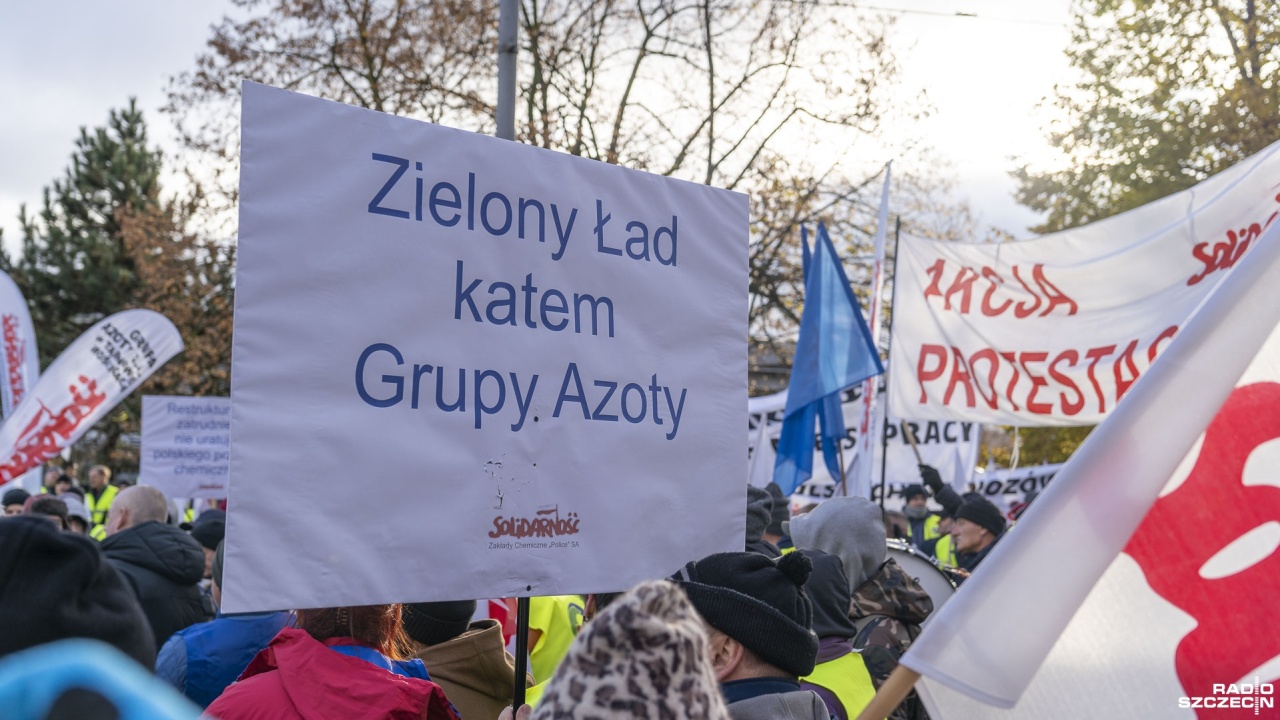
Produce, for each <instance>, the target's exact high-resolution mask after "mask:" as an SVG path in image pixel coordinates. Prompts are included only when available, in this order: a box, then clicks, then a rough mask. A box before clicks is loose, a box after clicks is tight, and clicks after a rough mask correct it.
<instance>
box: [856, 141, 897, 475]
mask: <svg viewBox="0 0 1280 720" xmlns="http://www.w3.org/2000/svg"><path fill="white" fill-rule="evenodd" d="M892 170H893V163H892V162H890V163H889V164H888V165H885V167H884V188H883V189H882V190H881V191H880V214H879V216H878V217H877V220H876V248H875V261H874V263H873V264H872V268H871V300H870V303H869V304H868V305H867V319H868V320H869V321H870V324H871V327H870V330H871V341H872V342H873V343H874V344H875V347H876V352H879V351H880V310H881V308H882V307H883V306H884V303H883V300H884V298H883V295H884V248H885V240H886V238H887V236H888V233H889V179H890V173H891V172H892ZM887 369H888V368H886V370H887ZM879 387H880V378H877V377H872V378H867V379H866V380H863V381H862V420H861V422H859V423H858V451H857V457H858V458H860V459H862V460H861V462H858V463H856V464H855V465H854V466H853V468H852V472H853V474H854V476H853V494H855V495H858V496H861V497H867V495H868V493H869V492H870V490H871V486H872V484H873V478H872V463H870V462H867V461H866V458H870V457H872V456H874V455H875V438H876V436H877V433H875V432H873V431H872V428H876V427H880V426H881V422H883V418H884V412H883V410H882V409H880V408H877V407H876V400H877V396H878V395H879V392H877V390H878V389H879Z"/></svg>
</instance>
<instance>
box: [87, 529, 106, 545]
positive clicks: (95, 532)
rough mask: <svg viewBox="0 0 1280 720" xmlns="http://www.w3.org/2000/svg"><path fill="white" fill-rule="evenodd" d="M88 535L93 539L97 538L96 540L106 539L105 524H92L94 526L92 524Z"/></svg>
mask: <svg viewBox="0 0 1280 720" xmlns="http://www.w3.org/2000/svg"><path fill="white" fill-rule="evenodd" d="M89 537H91V538H93V539H94V540H97V541H98V542H102V541H103V540H106V539H107V526H106V525H94V526H93V529H92V530H90V531H89Z"/></svg>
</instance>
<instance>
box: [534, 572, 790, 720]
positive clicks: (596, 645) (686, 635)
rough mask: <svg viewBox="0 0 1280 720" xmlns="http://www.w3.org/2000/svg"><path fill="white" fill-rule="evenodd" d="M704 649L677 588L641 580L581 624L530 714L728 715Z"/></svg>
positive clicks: (723, 718) (542, 717)
mask: <svg viewBox="0 0 1280 720" xmlns="http://www.w3.org/2000/svg"><path fill="white" fill-rule="evenodd" d="M736 554H739V555H743V554H749V553H736ZM753 557H757V558H760V559H761V560H763V561H765V562H769V559H768V558H766V557H764V556H762V555H754V556H753ZM710 655H711V653H710V649H709V643H708V641H707V632H706V629H705V628H704V626H703V624H702V621H701V620H699V619H698V613H697V612H695V611H694V608H693V606H692V605H690V603H689V599H688V598H687V597H686V596H685V594H684V593H682V592H680V590H679V589H678V588H677V587H676V586H675V585H673V584H671V583H670V582H667V581H665V580H656V581H649V582H645V583H641V584H640V585H637V586H636V587H634V588H632V589H631V590H629V591H628V592H626V593H625V594H623V595H622V596H621V597H619V598H618V599H617V600H615V601H614V602H613V603H611V604H610V605H609V606H608V607H607V608H605V609H604V610H602V611H601V612H600V614H599V615H596V617H595V619H593V620H592V621H591V622H589V623H587V624H586V625H583V626H582V630H580V631H579V632H578V636H577V638H575V639H574V641H573V644H572V645H571V646H570V647H569V652H568V653H567V654H566V655H565V656H564V660H562V661H561V662H560V665H559V667H557V668H556V673H555V675H554V676H552V678H551V680H550V682H548V683H547V688H546V691H545V692H544V693H543V695H542V699H541V700H540V701H539V702H538V706H537V708H536V709H534V711H533V720H553V719H555V720H560V719H561V718H564V719H567V720H576V719H578V718H582V719H583V720H585V719H586V718H598V717H602V716H603V717H636V718H667V719H669V720H695V719H696V720H702V719H703V718H707V719H709V720H729V711H728V709H727V708H726V707H725V704H724V697H723V695H722V694H721V692H720V686H719V684H718V683H717V682H716V676H715V671H714V670H713V669H712V666H711V658H710Z"/></svg>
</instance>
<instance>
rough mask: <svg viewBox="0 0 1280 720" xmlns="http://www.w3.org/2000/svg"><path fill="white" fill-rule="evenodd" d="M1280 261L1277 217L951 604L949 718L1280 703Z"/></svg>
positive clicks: (919, 664) (924, 694)
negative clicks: (1279, 612)
mask: <svg viewBox="0 0 1280 720" xmlns="http://www.w3.org/2000/svg"><path fill="white" fill-rule="evenodd" d="M1277 273H1280V226H1273V227H1272V228H1271V229H1269V230H1268V231H1267V232H1266V233H1265V234H1264V235H1263V236H1262V238H1261V240H1260V242H1259V243H1258V246H1257V250H1256V251H1255V252H1253V253H1251V254H1250V256H1249V258H1248V259H1246V260H1245V261H1244V262H1242V263H1240V264H1239V265H1238V266H1237V267H1236V268H1235V269H1234V270H1232V271H1231V273H1230V274H1229V275H1228V277H1227V279H1226V280H1225V281H1224V282H1222V283H1221V284H1220V285H1219V287H1218V289H1217V290H1216V291H1215V292H1214V293H1213V294H1212V295H1211V296H1210V297H1209V298H1208V299H1207V300H1206V301H1205V303H1204V304H1203V305H1201V306H1200V308H1199V309H1197V310H1196V313H1195V314H1194V315H1193V316H1192V317H1191V319H1190V320H1189V321H1188V322H1187V324H1186V326H1185V328H1184V329H1183V331H1182V332H1181V333H1180V334H1179V336H1178V338H1177V339H1176V340H1174V342H1173V343H1171V344H1170V346H1169V348H1168V351H1167V354H1166V356H1165V357H1164V358H1162V359H1161V360H1160V361H1158V362H1157V363H1156V364H1155V365H1154V366H1152V368H1151V370H1150V372H1148V373H1147V374H1146V375H1145V376H1144V377H1143V378H1142V380H1141V381H1139V383H1138V384H1137V386H1136V387H1134V389H1133V392H1132V393H1130V394H1129V395H1128V396H1127V397H1126V398H1125V400H1124V402H1122V403H1121V404H1120V406H1119V407H1118V408H1116V411H1115V412H1114V413H1113V414H1112V415H1110V416H1109V417H1108V418H1107V419H1106V420H1105V421H1104V422H1103V423H1102V424H1101V425H1100V426H1098V427H1097V428H1096V429H1095V430H1094V431H1093V432H1092V433H1090V435H1089V437H1088V439H1086V440H1085V442H1084V444H1083V445H1081V446H1080V448H1079V449H1078V450H1077V451H1076V452H1075V453H1074V454H1073V455H1072V457H1071V459H1070V460H1069V461H1068V462H1067V464H1066V467H1064V468H1063V469H1062V471H1061V472H1060V473H1059V474H1058V475H1057V477H1055V478H1054V480H1053V482H1052V483H1051V484H1050V486H1049V488H1048V490H1047V491H1046V492H1045V493H1044V495H1043V496H1042V497H1040V499H1038V500H1036V501H1035V502H1034V503H1032V504H1031V507H1030V508H1029V509H1028V510H1027V511H1026V514H1024V515H1023V516H1022V519H1021V520H1020V521H1019V523H1018V525H1017V526H1016V527H1015V529H1014V530H1013V531H1011V532H1010V534H1009V535H1008V536H1006V538H1005V539H1004V540H1002V541H1001V542H999V543H998V544H997V545H996V546H995V547H994V548H993V549H992V550H991V552H990V554H989V555H987V557H986V558H985V559H984V560H983V561H982V564H981V565H980V566H979V567H978V569H977V570H976V571H975V572H974V573H973V575H972V576H971V577H970V578H969V579H968V580H967V581H965V584H964V587H963V588H961V589H960V592H958V593H956V595H955V596H954V597H952V598H951V600H950V601H948V602H947V604H946V605H945V606H944V607H942V608H941V609H940V610H938V611H937V612H935V613H934V615H933V616H931V618H930V621H929V622H930V624H929V626H928V627H926V628H925V630H924V632H923V633H922V634H921V635H920V636H919V637H918V638H916V640H915V642H914V643H913V644H912V646H911V648H910V649H909V650H908V651H907V653H906V654H905V655H903V657H902V659H901V663H902V665H903V666H905V667H908V668H910V669H912V670H915V671H916V672H919V673H921V674H922V675H923V676H924V677H923V678H922V679H921V680H920V682H918V683H917V684H916V687H917V689H918V690H919V691H920V695H921V698H922V699H923V700H924V701H925V703H926V705H927V706H928V708H929V713H930V714H931V715H932V716H934V717H941V718H947V720H968V719H970V718H972V719H974V720H977V719H979V718H981V719H984V720H985V719H988V718H1007V719H1009V720H1013V719H1014V718H1018V719H1022V720H1031V719H1033V718H1034V719H1035V720H1059V719H1062V720H1065V719H1066V718H1079V717H1086V716H1087V717H1089V718H1103V719H1111V718H1115V719H1116V720H1119V719H1120V718H1125V719H1128V718H1137V717H1142V718H1147V717H1158V718H1175V717H1176V718H1188V719H1190V718H1196V717H1199V718H1201V719H1202V720H1208V719H1210V718H1219V717H1222V718H1243V717H1269V718H1274V717H1276V715H1277V714H1276V709H1275V705H1274V702H1275V697H1274V683H1275V682H1277V681H1280V661H1278V660H1277V657H1280V655H1278V653H1280V634H1278V633H1276V632H1275V631H1274V627H1275V611H1276V598H1277V597H1280V553H1277V552H1276V550H1277V545H1278V544H1280V522H1277V518H1280V486H1278V485H1277V477H1280V473H1277V472H1276V471H1277V468H1278V467H1280V442H1278V441H1280V291H1278V286H1277V285H1276V283H1275V277H1276V276H1277ZM1268 628H1271V630H1268ZM1260 685H1265V686H1267V687H1266V689H1265V691H1263V692H1258V690H1260V689H1261V688H1259V687H1258V686H1260ZM1246 687H1247V688H1248V689H1247V690H1244V689H1243V688H1246ZM1246 701H1248V702H1249V703H1250V704H1248V705H1246ZM992 706H994V707H992ZM1263 709H1265V710H1266V712H1265V713H1261V714H1258V711H1259V710H1263Z"/></svg>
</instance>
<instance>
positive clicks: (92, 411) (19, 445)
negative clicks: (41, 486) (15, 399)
mask: <svg viewBox="0 0 1280 720" xmlns="http://www.w3.org/2000/svg"><path fill="white" fill-rule="evenodd" d="M181 350H182V337H181V335H179V334H178V329H177V328H176V327H174V326H173V323H171V322H169V320H168V319H167V318H166V317H165V316H163V315H161V314H160V313H158V312H154V311H152V310H125V311H123V312H118V313H116V314H115V315H112V316H111V317H108V318H106V319H104V320H100V321H99V322H98V323H97V324H96V325H94V326H93V327H91V328H89V329H88V330H86V331H85V333H84V334H83V335H81V336H80V337H79V338H77V339H76V341H75V342H73V343H71V345H69V346H68V347H67V349H66V350H64V351H63V352H62V354H61V355H59V356H58V359H57V360H54V361H53V363H52V364H51V365H49V367H48V369H47V370H45V372H44V375H42V376H41V377H40V380H39V381H38V382H37V383H36V384H35V386H34V387H32V388H31V391H30V392H29V393H28V394H27V396H26V397H25V398H23V400H22V402H21V403H19V404H18V406H17V408H15V409H14V411H13V414H12V415H11V416H9V417H7V418H6V419H5V422H4V424H3V425H0V483H4V482H8V481H10V480H12V479H14V478H16V477H18V476H19V475H21V474H23V473H24V472H26V471H27V470H30V469H31V468H34V467H37V466H39V465H40V463H42V462H44V461H46V460H48V459H49V458H52V457H53V456H55V455H57V454H58V453H60V452H62V451H63V449H65V448H68V447H70V446H71V444H72V443H74V442H75V441H76V440H78V439H79V438H80V436H81V435H83V434H84V433H85V431H86V430H88V429H89V428H90V427H92V426H93V424H94V423H96V422H98V420H100V419H102V417H103V416H105V415H106V414H107V413H108V412H110V411H111V409H112V408H114V407H115V406H116V404H117V403H119V402H120V401H121V400H123V399H124V398H125V397H126V396H127V395H128V394H129V393H130V392H132V391H133V390H134V388H136V387H137V386H138V385H141V384H142V381H143V380H146V379H147V378H148V377H150V376H151V373H153V372H155V371H156V369H158V368H159V367H160V366H161V365H163V364H164V363H165V362H167V361H168V360H169V358H171V357H173V356H174V355H176V354H177V353H179V352H180V351H181Z"/></svg>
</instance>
